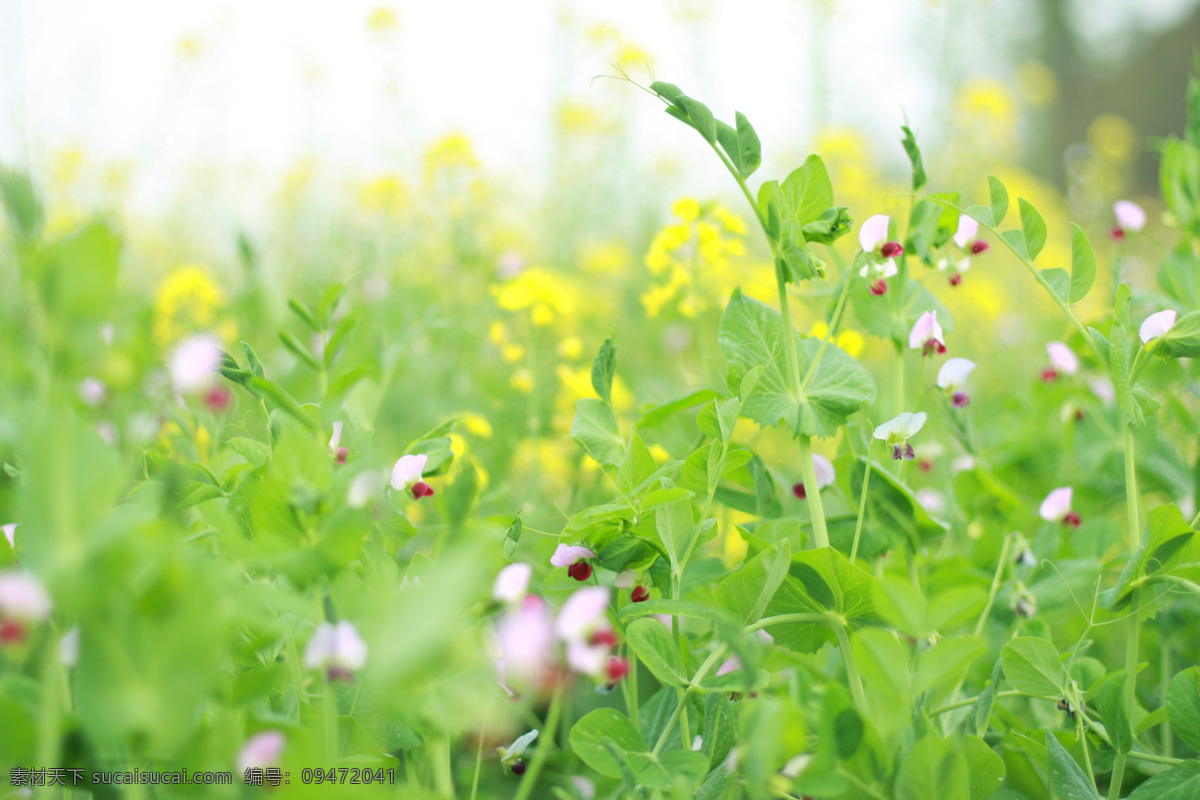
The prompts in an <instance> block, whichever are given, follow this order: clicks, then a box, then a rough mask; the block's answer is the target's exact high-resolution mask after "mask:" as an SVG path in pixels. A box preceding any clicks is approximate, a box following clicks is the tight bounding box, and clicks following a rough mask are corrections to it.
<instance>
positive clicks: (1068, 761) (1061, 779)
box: [1046, 731, 1100, 800]
mask: <svg viewBox="0 0 1200 800" xmlns="http://www.w3.org/2000/svg"><path fill="white" fill-rule="evenodd" d="M1084 746H1085V747H1086V745H1084ZM1046 757H1047V760H1048V762H1049V768H1050V788H1051V789H1052V790H1053V791H1054V796H1055V797H1057V798H1058V800H1100V795H1098V794H1097V793H1096V786H1095V784H1093V783H1092V781H1091V779H1089V778H1088V776H1087V774H1086V773H1085V772H1084V771H1083V768H1082V767H1080V766H1079V765H1078V764H1077V763H1075V759H1073V758H1071V754H1070V753H1068V752H1067V749H1066V748H1065V747H1063V746H1062V744H1061V743H1059V741H1058V737H1056V736H1055V735H1054V732H1053V731H1046Z"/></svg>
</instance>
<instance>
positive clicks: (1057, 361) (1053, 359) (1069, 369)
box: [1046, 342, 1079, 375]
mask: <svg viewBox="0 0 1200 800" xmlns="http://www.w3.org/2000/svg"><path fill="white" fill-rule="evenodd" d="M1046 354H1047V355H1048V356H1050V363H1051V364H1053V365H1054V368H1055V369H1057V370H1059V371H1061V372H1065V373H1066V374H1067V375H1074V374H1075V373H1076V372H1079V356H1077V355H1075V351H1074V350H1072V349H1071V348H1070V347H1067V346H1066V345H1065V344H1063V343H1062V342H1050V343H1049V344H1047V345H1046Z"/></svg>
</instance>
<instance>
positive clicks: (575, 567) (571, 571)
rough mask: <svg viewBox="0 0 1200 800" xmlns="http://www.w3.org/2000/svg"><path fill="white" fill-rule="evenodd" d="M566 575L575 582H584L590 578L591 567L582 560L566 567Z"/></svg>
mask: <svg viewBox="0 0 1200 800" xmlns="http://www.w3.org/2000/svg"><path fill="white" fill-rule="evenodd" d="M567 574H568V575H570V576H571V577H572V578H574V579H575V580H577V581H586V580H587V579H588V578H590V577H592V565H591V564H589V563H588V562H586V561H583V560H580V561H576V562H575V563H574V564H572V565H571V566H569V567H567Z"/></svg>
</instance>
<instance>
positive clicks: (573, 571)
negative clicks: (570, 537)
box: [550, 544, 596, 581]
mask: <svg viewBox="0 0 1200 800" xmlns="http://www.w3.org/2000/svg"><path fill="white" fill-rule="evenodd" d="M595 557H596V554H595V553H593V552H592V550H591V549H590V548H587V547H584V546H583V545H571V544H559V546H558V547H556V548H555V549H554V555H552V556H550V563H551V565H553V566H555V567H567V574H568V575H570V576H571V577H572V578H574V579H575V580H577V581H586V580H587V579H588V578H590V577H592V565H591V563H590V562H589V561H588V560H587V559H589V558H595Z"/></svg>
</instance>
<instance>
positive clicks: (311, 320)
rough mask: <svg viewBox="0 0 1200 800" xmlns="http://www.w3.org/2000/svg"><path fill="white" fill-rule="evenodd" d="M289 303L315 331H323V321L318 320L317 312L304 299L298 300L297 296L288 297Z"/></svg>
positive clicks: (298, 315)
mask: <svg viewBox="0 0 1200 800" xmlns="http://www.w3.org/2000/svg"><path fill="white" fill-rule="evenodd" d="M287 305H288V308H290V309H291V310H292V313H293V314H295V315H296V316H297V317H299V318H300V320H301V321H302V322H303V323H304V324H305V325H307V326H308V327H309V328H311V329H312V332H313V333H321V323H320V322H317V316H316V314H314V313H313V312H312V310H311V309H309V307H308V306H307V305H305V304H304V301H302V300H297V299H296V298H294V297H292V298H289V299H288V302H287Z"/></svg>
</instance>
